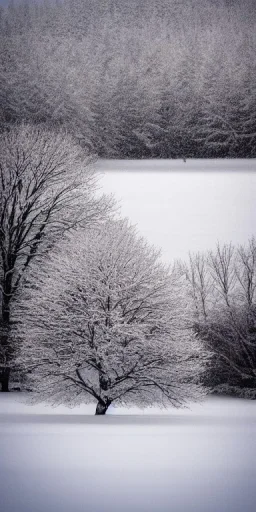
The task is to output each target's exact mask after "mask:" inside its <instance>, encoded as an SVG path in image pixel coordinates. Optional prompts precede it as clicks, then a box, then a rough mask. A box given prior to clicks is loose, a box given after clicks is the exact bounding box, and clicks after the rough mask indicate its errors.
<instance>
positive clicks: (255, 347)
mask: <svg viewBox="0 0 256 512" xmlns="http://www.w3.org/2000/svg"><path fill="white" fill-rule="evenodd" d="M186 269H187V270H186V275H187V276H188V281H189V286H190V296H191V297H192V300H193V304H194V330H195V333H196V334H197V336H198V337H199V338H200V339H201V341H203V342H204V343H205V345H206V347H208V349H209V350H210V351H211V352H212V353H213V357H212V359H211V364H210V366H209V368H208V374H206V382H207V384H208V385H210V386H211V387H212V388H213V389H218V390H224V391H227V392H234V393H236V394H238V395H239V394H240V395H245V396H248V397H255V396H256V243H255V239H254V238H252V239H251V240H250V241H249V243H248V245H247V247H242V246H241V247H238V248H235V247H233V246H232V245H227V244H226V245H223V246H220V245H218V246H217V248H216V250H215V251H211V252H210V253H208V255H204V254H202V255H196V256H192V257H191V259H190V264H189V266H187V267H186Z"/></svg>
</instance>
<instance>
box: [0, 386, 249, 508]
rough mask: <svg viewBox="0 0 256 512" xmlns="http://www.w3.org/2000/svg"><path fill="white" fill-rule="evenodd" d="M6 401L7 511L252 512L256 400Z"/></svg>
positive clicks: (1, 409) (0, 445)
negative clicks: (104, 404) (187, 404)
mask: <svg viewBox="0 0 256 512" xmlns="http://www.w3.org/2000/svg"><path fill="white" fill-rule="evenodd" d="M21 400H22V399H21V395H19V394H15V393H10V394H9V395H8V396H7V395H5V394H3V395H2V396H0V454H1V463H0V503H1V507H0V509H1V511H2V510H3V511H4V512H23V511H24V512H45V511H49V512H69V511H77V512H80V511H81V512H82V511H83V512H87V511H88V512H139V511H140V512H141V511H147V512H255V510H256V487H255V477H256V441H255V439H256V402H252V401H247V400H241V399H227V398H216V397H211V398H208V399H207V400H206V401H205V402H204V403H202V404H193V405H192V406H191V408H190V409H186V410H175V409H171V410H169V411H164V414H162V412H161V411H159V410H157V409H154V410H144V411H139V410H137V409H129V410H128V409H123V410H122V409H114V408H112V409H110V411H109V414H108V415H107V416H106V417H95V416H93V415H92V413H93V411H94V405H92V406H84V407H80V408H75V409H67V408H65V407H59V408H55V409H51V408H50V407H49V406H42V405H36V406H28V405H24V403H22V401H21Z"/></svg>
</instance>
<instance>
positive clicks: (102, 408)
mask: <svg viewBox="0 0 256 512" xmlns="http://www.w3.org/2000/svg"><path fill="white" fill-rule="evenodd" d="M109 405H110V404H106V403H104V402H98V403H97V407H96V411H95V415H97V416H98V415H104V414H106V412H107V410H108V407H109Z"/></svg>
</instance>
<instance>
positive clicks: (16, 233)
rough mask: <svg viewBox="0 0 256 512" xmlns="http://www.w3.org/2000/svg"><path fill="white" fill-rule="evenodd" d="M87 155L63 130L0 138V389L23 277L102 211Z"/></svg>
mask: <svg viewBox="0 0 256 512" xmlns="http://www.w3.org/2000/svg"><path fill="white" fill-rule="evenodd" d="M91 164H92V161H90V158H89V157H86V156H83V154H82V151H81V149H80V148H79V146H77V145H76V144H74V143H73V141H72V139H71V138H70V137H68V136H66V135H65V134H64V133H61V132H60V133H58V134H56V133H55V132H48V131H45V130H43V129H41V128H35V127H31V126H26V125H22V126H20V127H15V128H13V129H12V130H11V131H9V132H6V133H4V134H2V136H1V138H0V289H1V294H0V299H1V312H0V314H1V317H0V319H1V344H0V355H1V363H2V375H1V382H2V390H3V391H8V385H9V374H10V369H11V366H12V364H11V361H12V357H13V346H12V345H11V344H10V342H9V340H10V337H9V331H10V322H11V305H12V303H13V299H14V298H15V296H16V294H17V291H18V290H19V289H20V287H22V285H23V284H22V283H23V277H24V275H25V273H26V271H27V269H28V267H29V266H30V264H31V261H32V260H33V259H34V258H35V257H37V258H39V257H41V258H42V257H43V255H45V254H47V253H48V252H49V250H50V249H51V248H52V247H53V246H54V244H55V243H56V242H57V241H58V240H59V239H60V238H62V237H63V236H64V234H65V233H66V232H67V231H70V230H71V229H75V228H76V226H77V225H81V224H82V225H84V226H85V225H88V224H91V223H93V222H95V221H96V220H99V219H100V218H102V217H103V216H104V214H105V213H106V210H107V208H108V202H107V200H106V199H105V198H103V199H96V198H95V195H94V192H95V187H96V181H97V178H96V174H95V172H94V170H93V166H92V165H91Z"/></svg>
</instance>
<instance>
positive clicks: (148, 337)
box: [15, 221, 203, 414]
mask: <svg viewBox="0 0 256 512" xmlns="http://www.w3.org/2000/svg"><path fill="white" fill-rule="evenodd" d="M34 272H35V273H34ZM32 282H33V283H35V287H33V288H32V289H31V288H29V289H28V291H27V293H25V295H23V296H22V294H21V297H20V301H19V309H18V310H17V315H16V317H15V321H16V322H17V325H16V330H17V332H16V335H17V336H19V337H21V339H22V344H21V347H20V348H21V350H20V356H19V363H20V364H22V365H23V367H24V369H25V371H27V372H30V373H31V387H32V389H34V391H36V395H38V397H39V399H41V400H49V401H51V402H55V403H71V404H72V403H76V402H77V401H86V400H88V399H93V400H96V401H97V408H96V414H105V412H106V410H107V408H108V407H109V405H110V404H112V403H126V404H129V403H135V404H138V405H143V406H145V405H152V404H156V403H157V404H162V405H167V404H172V405H174V406H181V405H182V404H183V403H184V402H185V401H187V400H190V399H196V398H198V397H199V396H200V394H201V388H200V385H199V384H198V383H199V380H200V374H201V371H202V365H203V363H202V361H201V359H200V355H202V351H201V346H200V344H199V342H198V341H196V339H195V337H194V335H193V333H192V329H191V326H190V323H189V321H188V320H187V317H188V316H189V315H188V312H187V310H186V301H185V294H184V293H183V278H182V276H180V274H179V273H178V272H177V270H176V269H173V270H172V271H168V270H167V269H166V268H165V267H163V266H162V264H161V263H160V262H159V255H158V253H157V252H156V251H155V250H154V249H153V248H151V247H149V246H148V245H147V244H146V243H145V241H144V240H143V239H140V238H138V237H137V235H136V233H135V232H134V230H133V229H132V228H131V227H130V226H129V225H128V224H127V221H109V222H107V223H106V224H105V225H104V226H102V228H101V229H100V230H98V231H95V232H94V233H93V234H92V233H91V232H90V233H89V234H86V233H81V234H80V237H79V238H78V237H75V238H71V239H70V243H69V246H64V247H62V249H61V250H60V249H59V254H57V255H56V256H54V257H52V258H51V259H50V261H49V263H48V265H47V266H46V267H45V269H44V272H43V273H39V276H38V277H37V270H36V269H34V270H32ZM27 294H28V296H29V298H30V300H29V301H28V300H27V297H26V295H27ZM28 302H29V308H27V304H28Z"/></svg>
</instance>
